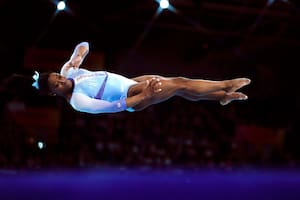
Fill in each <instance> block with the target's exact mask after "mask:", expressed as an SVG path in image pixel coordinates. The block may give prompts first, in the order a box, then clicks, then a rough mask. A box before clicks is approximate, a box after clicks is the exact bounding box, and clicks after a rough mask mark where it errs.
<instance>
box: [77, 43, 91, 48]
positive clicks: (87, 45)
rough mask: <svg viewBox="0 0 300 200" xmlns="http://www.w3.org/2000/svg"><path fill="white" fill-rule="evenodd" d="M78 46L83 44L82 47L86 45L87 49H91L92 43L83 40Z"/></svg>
mask: <svg viewBox="0 0 300 200" xmlns="http://www.w3.org/2000/svg"><path fill="white" fill-rule="evenodd" d="M78 46H81V47H84V48H86V49H87V50H88V49H89V47H90V45H89V43H88V42H81V43H79V44H78Z"/></svg>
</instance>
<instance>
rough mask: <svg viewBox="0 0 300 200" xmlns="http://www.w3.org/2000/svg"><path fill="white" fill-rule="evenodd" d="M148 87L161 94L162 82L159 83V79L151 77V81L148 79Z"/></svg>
mask: <svg viewBox="0 0 300 200" xmlns="http://www.w3.org/2000/svg"><path fill="white" fill-rule="evenodd" d="M149 86H150V87H151V89H152V90H153V91H154V92H156V93H158V92H161V91H162V88H161V86H162V82H161V79H160V78H158V77H153V78H152V79H150V84H149Z"/></svg>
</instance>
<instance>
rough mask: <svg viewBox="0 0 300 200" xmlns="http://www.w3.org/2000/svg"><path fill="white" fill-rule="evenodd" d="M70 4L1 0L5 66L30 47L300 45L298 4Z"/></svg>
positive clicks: (242, 0) (143, 0) (255, 0)
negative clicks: (63, 7) (167, 42)
mask: <svg viewBox="0 0 300 200" xmlns="http://www.w3.org/2000/svg"><path fill="white" fill-rule="evenodd" d="M66 3H67V5H68V10H67V11H64V12H60V13H57V12H56V7H55V4H54V0H29V1H17V0H13V1H11V0H2V1H1V2H0V11H1V12H0V18H1V21H0V22H1V24H2V27H3V28H2V30H1V43H0V44H1V45H0V47H1V48H0V51H1V52H2V55H4V57H5V58H6V63H10V62H11V60H15V61H16V60H17V61H18V59H15V57H16V56H17V57H18V56H19V57H22V53H23V51H24V49H26V48H28V47H51V48H63V49H70V48H73V47H74V44H76V43H77V42H78V41H81V40H88V41H90V42H92V44H93V48H94V49H99V50H101V51H104V52H115V51H119V50H122V49H127V48H132V47H135V46H138V45H141V44H143V43H142V42H143V41H144V40H148V41H150V43H151V41H159V40H162V38H165V37H171V38H173V39H174V45H178V46H182V48H185V44H186V41H190V43H192V42H191V40H193V39H196V40H197V42H195V45H199V44H202V45H204V46H205V45H206V44H207V43H212V44H215V45H216V44H220V43H222V45H223V46H224V45H225V46H226V45H232V44H236V43H240V42H241V41H245V40H246V41H248V42H247V45H246V46H247V47H248V48H251V47H252V46H253V45H254V46H257V45H262V46H263V45H269V44H274V43H278V44H283V45H287V46H289V47H291V48H298V47H299V46H300V37H299V34H300V26H299V25H300V11H299V3H298V2H297V0H227V1H222V0H171V1H170V3H171V4H172V5H173V6H174V7H175V9H176V11H175V12H174V11H170V10H164V11H163V12H161V13H160V14H155V13H156V12H157V9H158V3H157V2H156V1H155V0H126V1H122V0H110V1H95V0H69V1H66ZM189 48H190V47H189ZM217 48H218V45H217ZM17 61H16V62H17ZM15 65H18V62H17V63H15Z"/></svg>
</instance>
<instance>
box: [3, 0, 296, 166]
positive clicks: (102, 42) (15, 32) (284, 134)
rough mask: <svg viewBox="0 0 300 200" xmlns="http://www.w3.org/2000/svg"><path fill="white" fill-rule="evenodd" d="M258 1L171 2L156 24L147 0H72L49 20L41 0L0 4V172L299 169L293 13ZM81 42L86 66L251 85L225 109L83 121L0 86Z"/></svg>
mask: <svg viewBox="0 0 300 200" xmlns="http://www.w3.org/2000/svg"><path fill="white" fill-rule="evenodd" d="M268 2H269V3H270V2H271V1H266V0H228V1H221V0H210V1H206V0H173V1H171V2H170V3H171V4H172V5H173V6H174V7H175V8H176V11H175V12H173V11H170V10H164V11H163V12H161V13H159V14H157V15H156V17H155V13H156V12H157V9H158V3H157V2H155V1H154V0H127V1H117V0H110V1H91V0H74V1H67V2H66V3H67V6H68V9H67V10H66V11H63V12H59V13H58V12H57V11H56V7H55V4H54V2H52V1H50V0H40V1H38V0H36V1H34V0H29V1H16V0H15V1H9V0H2V1H0V23H1V30H0V34H1V35H0V36H1V38H0V55H1V57H0V58H1V62H0V67H1V72H0V76H1V80H2V82H3V83H2V87H1V130H0V132H1V134H0V167H1V168H4V169H24V168H25V169H28V168H29V169H36V168H64V167H67V168H70V167H71V168H77V167H89V166H92V167H93V166H120V165H125V166H136V165H138V166H140V165H142V166H144V165H146V166H154V167H159V168H161V167H169V166H178V165H179V166H187V167H199V168H206V167H208V168H225V169H232V168H235V167H249V166H254V167H257V166H258V167H267V168H269V167H272V168H273V167H276V168H277V167H288V168H295V167H297V166H298V165H299V158H300V157H299V153H300V152H299V144H300V141H299V139H300V137H299V123H298V122H299V118H298V112H299V100H300V99H299V89H298V86H299V83H298V73H297V72H298V69H297V68H298V66H299V51H298V48H299V46H300V37H299V34H300V26H299V25H300V11H299V9H300V7H299V3H298V2H297V1H296V0H295V1H292V0H289V1H287V2H285V1H280V0H275V1H274V2H273V3H270V4H269V5H268ZM81 41H88V42H89V43H90V54H89V55H88V57H87V60H86V61H87V63H92V66H90V65H88V64H86V63H84V64H83V66H84V67H86V68H89V69H97V70H101V69H105V70H108V71H113V72H117V73H120V74H123V75H126V76H128V77H133V76H137V75H142V74H160V75H166V76H187V77H191V78H196V77H198V78H204V79H213V80H221V79H229V78H235V77H249V78H251V79H252V83H251V85H249V86H247V87H245V88H243V92H245V93H246V94H247V95H248V96H249V100H247V101H245V102H233V103H232V104H230V105H228V106H225V107H223V106H220V105H219V104H218V103H217V102H207V101H202V102H188V101H186V100H183V99H180V98H177V97H175V98H173V99H170V100H168V101H167V102H164V103H162V104H159V105H155V106H151V107H149V108H147V109H146V110H144V111H141V112H136V113H128V112H124V113H117V114H106V115H88V114H84V113H78V112H75V111H73V110H72V109H70V107H69V106H68V105H67V104H66V103H65V102H64V101H63V100H61V99H55V98H51V97H44V96H41V95H39V94H38V93H37V92H36V91H34V90H33V89H32V88H31V87H30V84H28V85H26V84H25V85H24V84H20V83H14V84H9V85H6V84H4V82H5V80H6V79H7V78H8V77H10V75H11V74H13V73H21V74H25V75H32V74H33V72H34V70H38V71H49V70H54V71H59V69H60V67H61V65H62V64H63V63H64V62H65V61H66V60H67V59H68V58H69V56H70V55H71V53H72V51H73V49H74V47H75V46H76V44H78V43H79V42H81ZM39 55H43V56H44V57H41V56H39ZM93 55H97V56H98V55H99V57H97V56H96V58H95V57H92V56H93ZM92 58H93V59H92ZM97 58H99V59H98V60H97ZM95 63H96V64H95ZM99 63H100V64H99ZM33 64H34V65H33ZM38 142H43V144H45V145H46V147H45V148H42V149H39V148H38Z"/></svg>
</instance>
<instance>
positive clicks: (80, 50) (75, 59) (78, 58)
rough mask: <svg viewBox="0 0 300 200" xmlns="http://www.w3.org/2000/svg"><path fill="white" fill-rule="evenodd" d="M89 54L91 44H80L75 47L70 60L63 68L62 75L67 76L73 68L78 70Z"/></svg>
mask: <svg viewBox="0 0 300 200" xmlns="http://www.w3.org/2000/svg"><path fill="white" fill-rule="evenodd" d="M88 52H89V43H87V42H81V43H79V44H78V45H77V46H76V47H75V49H74V51H73V53H72V55H71V57H70V59H69V60H68V61H67V62H66V63H65V64H64V65H63V67H62V68H61V71H60V74H61V75H63V76H66V75H67V72H68V70H69V69H70V68H71V67H74V68H78V67H79V66H80V65H81V64H82V62H83V60H84V58H85V57H86V55H87V54H88Z"/></svg>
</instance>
